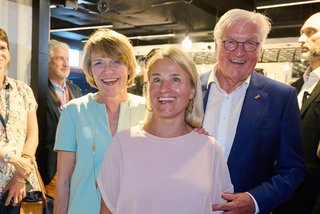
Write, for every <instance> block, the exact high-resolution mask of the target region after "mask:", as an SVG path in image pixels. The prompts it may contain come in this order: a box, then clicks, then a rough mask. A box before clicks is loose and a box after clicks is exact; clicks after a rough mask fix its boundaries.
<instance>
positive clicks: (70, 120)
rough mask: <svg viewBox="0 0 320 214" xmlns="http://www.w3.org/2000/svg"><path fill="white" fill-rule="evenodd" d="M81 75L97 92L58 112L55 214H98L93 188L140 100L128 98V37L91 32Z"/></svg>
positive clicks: (141, 107)
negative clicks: (114, 138)
mask: <svg viewBox="0 0 320 214" xmlns="http://www.w3.org/2000/svg"><path fill="white" fill-rule="evenodd" d="M83 54H84V60H83V70H84V73H85V75H86V79H87V81H88V83H89V84H90V85H91V86H92V87H95V88H97V89H98V92H97V93H94V94H93V93H89V94H87V95H85V96H82V97H81V98H77V99H74V100H72V101H70V102H69V103H68V104H67V105H66V106H65V107H64V109H63V111H62V112H61V117H60V121H59V124H58V127H57V135H56V143H55V146H54V150H55V151H57V152H58V168H57V189H56V198H55V204H54V213H59V214H63V213H93V214H94V213H99V211H100V200H101V195H100V192H99V190H98V187H97V184H96V178H97V177H98V173H99V171H100V167H101V164H102V161H103V156H104V153H105V151H106V148H107V146H108V145H109V143H110V140H111V138H112V136H113V135H114V134H115V133H116V132H118V131H120V130H123V129H126V128H129V127H131V126H134V125H137V124H138V122H139V121H140V120H143V117H144V114H145V98H143V97H140V96H137V95H133V94H129V93H127V87H128V86H130V85H131V84H132V83H133V81H134V78H135V71H136V67H137V63H136V61H135V55H134V52H133V48H132V45H131V43H130V41H129V40H128V38H127V37H125V36H124V35H122V34H120V33H117V32H115V31H113V30H98V31H95V32H94V33H93V34H92V35H91V36H90V38H89V40H88V41H87V43H86V44H85V47H84V53H83Z"/></svg>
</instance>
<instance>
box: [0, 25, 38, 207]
mask: <svg viewBox="0 0 320 214" xmlns="http://www.w3.org/2000/svg"><path fill="white" fill-rule="evenodd" d="M9 50H10V49H9V40H8V36H7V34H6V32H5V31H4V30H3V29H1V28H0V122H1V123H0V213H6V212H7V211H10V213H15V212H16V213H20V210H19V207H16V208H14V207H12V206H17V205H18V204H19V203H20V202H21V200H22V199H23V198H24V197H25V196H26V192H27V191H36V190H39V189H40V187H39V183H38V180H37V177H36V175H35V173H34V171H33V165H32V162H31V160H30V159H29V158H28V156H31V157H34V155H35V151H36V148H37V146H38V123H37V115H36V110H37V106H38V105H37V102H36V100H35V98H34V95H33V92H32V90H31V88H30V87H29V86H28V85H27V84H26V83H24V82H21V81H18V80H14V79H12V78H10V77H8V76H7V68H8V64H9V62H10V52H9Z"/></svg>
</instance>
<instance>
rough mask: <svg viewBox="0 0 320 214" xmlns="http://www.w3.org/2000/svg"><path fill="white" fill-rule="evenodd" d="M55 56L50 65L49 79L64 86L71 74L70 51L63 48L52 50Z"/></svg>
mask: <svg viewBox="0 0 320 214" xmlns="http://www.w3.org/2000/svg"><path fill="white" fill-rule="evenodd" d="M52 52H53V55H52V57H51V59H50V61H49V65H48V76H49V79H51V80H53V81H54V82H56V83H57V84H60V85H62V84H63V82H64V80H65V78H67V77H68V76H69V74H70V66H69V51H68V50H65V49H61V48H55V49H53V50H52Z"/></svg>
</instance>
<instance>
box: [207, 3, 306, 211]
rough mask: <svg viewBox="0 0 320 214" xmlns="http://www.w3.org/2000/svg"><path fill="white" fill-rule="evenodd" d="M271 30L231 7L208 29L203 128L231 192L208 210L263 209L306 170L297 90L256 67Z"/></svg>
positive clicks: (282, 196) (286, 193)
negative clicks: (219, 155)
mask: <svg viewBox="0 0 320 214" xmlns="http://www.w3.org/2000/svg"><path fill="white" fill-rule="evenodd" d="M270 28H271V26H270V22H269V19H268V18H267V17H265V16H264V15H262V14H259V13H255V12H249V11H245V10H241V9H233V10H230V11H228V12H227V13H225V14H224V15H223V16H222V17H221V18H220V20H219V21H218V23H217V24H216V26H215V29H214V41H215V50H216V57H217V64H216V65H215V68H214V70H213V71H211V72H210V73H208V74H204V75H203V76H202V82H203V83H204V87H203V89H204V95H205V101H204V102H205V105H204V106H205V117H204V122H203V127H204V128H205V129H206V130H207V131H208V132H209V133H210V134H211V135H213V136H214V137H215V138H216V139H217V142H218V143H219V144H220V145H221V147H222V149H223V151H224V154H225V157H226V158H227V163H228V167H229V171H230V176H231V181H232V183H233V185H234V190H235V193H233V194H232V193H231V194H229V193H222V198H224V199H226V200H227V201H228V202H227V203H221V204H215V205H213V210H225V211H231V212H232V213H246V214H251V213H258V212H259V213H269V212H270V211H271V210H273V209H274V208H275V207H277V206H278V205H279V204H280V203H281V202H283V201H284V200H285V199H286V198H287V197H288V196H289V195H290V194H291V193H292V192H293V191H294V190H295V189H296V187H298V185H299V184H300V183H301V181H302V180H303V178H304V176H305V167H304V157H303V148H302V143H301V132H300V128H301V127H300V112H299V107H298V103H297V97H296V90H295V89H294V88H293V87H291V86H288V85H285V84H282V83H280V82H277V81H274V80H271V79H269V78H267V77H265V76H263V75H261V74H258V73H256V72H255V71H254V68H255V66H256V64H257V62H258V59H259V57H260V55H261V53H262V43H263V42H264V41H265V39H266V37H267V34H268V33H269V31H270Z"/></svg>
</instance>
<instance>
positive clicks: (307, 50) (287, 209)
mask: <svg viewBox="0 0 320 214" xmlns="http://www.w3.org/2000/svg"><path fill="white" fill-rule="evenodd" d="M298 41H299V42H300V43H301V51H302V53H301V57H302V58H304V59H305V60H306V61H308V62H310V66H309V68H308V69H307V70H306V71H305V73H304V75H303V77H302V78H300V79H298V80H297V81H296V82H294V83H292V86H294V87H296V88H297V91H298V101H299V105H300V108H301V119H302V140H303V141H302V142H303V146H304V150H305V156H306V169H307V175H306V178H305V179H304V181H303V183H302V184H301V185H300V186H299V188H298V189H297V191H296V192H295V193H294V194H293V196H292V197H291V198H290V200H289V201H288V202H287V203H286V204H285V205H284V206H283V207H282V212H281V213H286V214H291V213H306V214H310V213H314V214H319V213H320V204H318V205H317V204H316V201H317V198H318V200H319V201H320V159H319V158H318V157H317V149H318V146H319V143H320V13H316V14H314V15H312V16H311V17H310V18H309V19H308V20H307V21H306V22H305V23H304V25H303V26H302V28H301V36H300V38H299V40H298Z"/></svg>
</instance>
